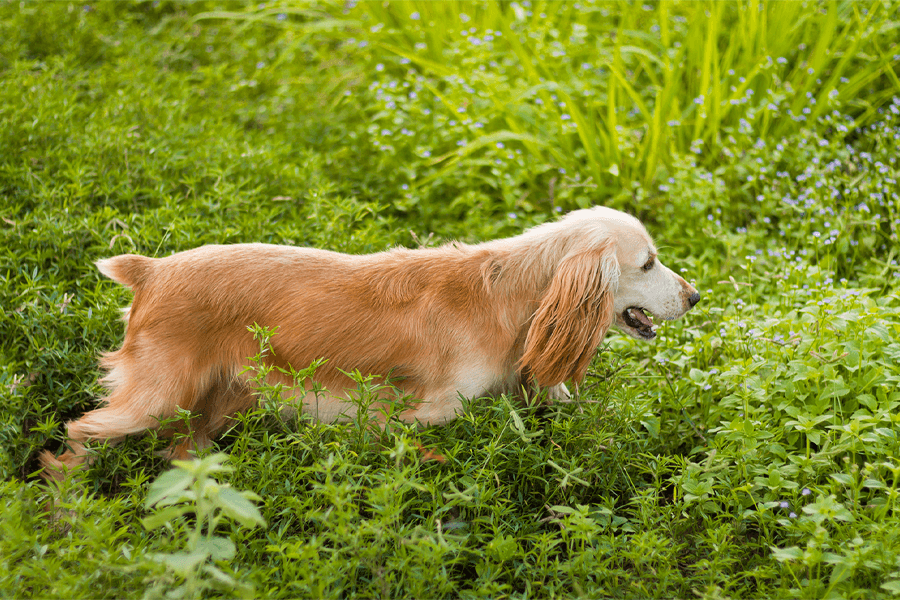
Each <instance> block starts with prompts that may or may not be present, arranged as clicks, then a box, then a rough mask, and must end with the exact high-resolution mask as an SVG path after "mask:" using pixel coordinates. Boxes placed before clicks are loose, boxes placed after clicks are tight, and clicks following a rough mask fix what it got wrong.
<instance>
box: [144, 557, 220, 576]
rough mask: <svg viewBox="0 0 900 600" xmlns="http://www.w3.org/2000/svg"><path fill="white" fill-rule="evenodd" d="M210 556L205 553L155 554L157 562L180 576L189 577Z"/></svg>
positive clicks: (154, 558)
mask: <svg viewBox="0 0 900 600" xmlns="http://www.w3.org/2000/svg"><path fill="white" fill-rule="evenodd" d="M208 556H209V555H208V554H207V553H205V552H173V553H171V554H153V555H151V556H150V558H151V559H153V560H154V561H156V562H161V563H163V564H164V565H166V567H168V568H169V569H171V570H173V571H175V572H176V573H178V574H179V575H187V574H188V573H190V572H191V571H192V570H193V569H194V568H195V567H196V566H197V565H199V564H200V563H202V562H203V561H204V560H206V558H207V557H208Z"/></svg>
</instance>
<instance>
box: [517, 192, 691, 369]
mask: <svg viewBox="0 0 900 600" xmlns="http://www.w3.org/2000/svg"><path fill="white" fill-rule="evenodd" d="M555 226H556V227H555V228H554V229H555V231H553V232H552V233H554V234H556V235H559V236H563V237H564V239H566V240H567V243H566V244H565V245H564V246H561V248H564V250H563V251H562V253H563V256H562V258H561V260H560V261H559V262H558V267H557V268H556V271H555V273H554V274H553V278H552V281H551V283H550V286H549V287H548V288H547V290H546V292H545V293H544V296H543V297H542V299H541V302H540V305H539V307H538V310H537V312H536V313H535V316H534V319H533V320H532V323H531V327H530V328H529V331H528V335H527V338H526V342H525V355H524V356H523V359H522V364H523V365H524V366H526V367H527V368H528V369H529V370H530V371H531V373H532V374H533V375H534V377H535V378H536V379H537V381H538V383H539V384H541V385H543V386H552V385H556V384H558V383H561V382H563V381H566V380H567V379H574V380H576V381H580V380H581V379H582V378H583V377H584V373H585V371H586V370H587V367H588V364H590V361H591V359H592V358H593V356H594V352H595V351H596V349H597V347H598V346H599V345H600V342H601V341H602V340H603V337H604V336H605V335H606V332H607V330H609V328H610V327H611V326H612V325H615V326H616V327H617V328H618V329H620V330H621V331H623V332H624V333H626V334H628V335H630V336H631V337H633V338H636V339H639V340H651V339H653V338H654V337H656V331H655V329H656V324H654V322H653V319H654V318H657V319H664V320H673V319H677V318H679V317H681V316H682V315H684V314H685V313H686V312H687V311H688V310H690V309H691V308H692V307H693V306H694V305H695V304H697V302H699V301H700V294H698V293H697V290H695V289H694V288H693V287H692V286H691V285H690V284H688V283H687V282H686V281H685V280H684V279H682V278H681V277H680V276H678V275H676V274H675V273H673V272H672V271H671V270H670V269H669V268H668V267H666V266H665V265H663V264H662V263H661V262H660V261H659V257H658V253H657V250H656V246H655V245H654V244H653V240H652V239H651V238H650V235H649V234H648V233H647V230H646V229H645V228H644V226H643V224H641V222H640V221H638V220H637V219H635V218H634V217H632V216H630V215H627V214H625V213H623V212H619V211H617V210H613V209H610V208H604V207H597V208H592V209H587V210H579V211H575V212H573V213H570V214H569V215H567V216H566V217H565V218H564V219H562V220H561V221H559V222H558V223H556V224H555ZM548 233H551V231H550V229H549V228H548Z"/></svg>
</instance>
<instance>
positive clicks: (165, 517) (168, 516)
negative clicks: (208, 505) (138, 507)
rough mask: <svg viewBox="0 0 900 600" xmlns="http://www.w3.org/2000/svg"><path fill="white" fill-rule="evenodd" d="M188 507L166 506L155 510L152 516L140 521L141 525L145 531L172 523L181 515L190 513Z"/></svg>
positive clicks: (190, 509)
mask: <svg viewBox="0 0 900 600" xmlns="http://www.w3.org/2000/svg"><path fill="white" fill-rule="evenodd" d="M192 510H193V508H192V507H190V506H167V507H166V508H163V509H160V510H157V511H156V512H155V513H154V514H152V515H150V516H148V517H144V518H143V519H141V524H142V525H143V526H144V528H145V529H147V530H153V529H156V528H157V527H161V526H163V525H165V524H166V523H168V522H170V521H174V520H175V519H177V518H178V517H180V516H181V515H183V514H185V513H187V512H190V511H192Z"/></svg>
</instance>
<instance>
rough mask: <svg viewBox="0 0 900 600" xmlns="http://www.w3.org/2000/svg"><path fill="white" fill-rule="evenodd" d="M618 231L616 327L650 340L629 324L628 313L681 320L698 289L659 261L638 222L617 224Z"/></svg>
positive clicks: (649, 240)
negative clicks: (633, 312)
mask: <svg viewBox="0 0 900 600" xmlns="http://www.w3.org/2000/svg"><path fill="white" fill-rule="evenodd" d="M615 228H616V229H617V231H616V233H615V236H616V238H617V241H618V244H617V259H618V262H619V277H618V286H617V288H616V289H615V291H614V293H613V297H614V310H615V315H616V320H615V325H616V327H618V328H619V329H620V330H622V331H623V332H625V333H627V334H628V335H630V336H632V337H634V338H637V339H647V335H646V332H645V334H644V335H642V334H641V332H640V331H639V330H638V329H636V328H635V327H632V326H630V325H629V324H628V323H627V322H626V320H625V317H626V311H628V310H629V309H641V310H643V312H644V313H645V314H647V315H648V316H652V317H656V318H657V319H664V320H667V321H670V320H674V319H678V318H679V317H681V316H682V315H684V314H685V313H686V312H687V311H688V310H690V308H691V304H690V302H689V300H688V299H689V298H690V297H691V295H693V294H695V293H696V290H695V289H694V288H693V287H691V286H690V285H689V284H688V283H687V282H686V281H685V280H684V279H683V278H682V277H680V276H679V275H676V274H675V273H674V272H672V270H671V269H669V268H668V267H667V266H665V265H664V264H662V263H661V262H660V261H659V258H658V253H657V250H656V246H655V245H654V244H653V240H652V239H651V238H650V236H649V234H648V233H647V231H646V230H645V229H644V227H643V225H641V224H640V223H639V222H638V221H637V220H636V219H635V220H634V222H626V221H620V222H617V223H616V224H615Z"/></svg>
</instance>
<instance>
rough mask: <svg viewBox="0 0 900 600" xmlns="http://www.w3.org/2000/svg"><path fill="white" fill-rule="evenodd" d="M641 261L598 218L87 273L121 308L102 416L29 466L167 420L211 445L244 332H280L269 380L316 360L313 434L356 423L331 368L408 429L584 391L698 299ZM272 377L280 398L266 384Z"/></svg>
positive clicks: (122, 264) (218, 250)
mask: <svg viewBox="0 0 900 600" xmlns="http://www.w3.org/2000/svg"><path fill="white" fill-rule="evenodd" d="M656 255H657V252H656V248H655V246H654V245H653V242H652V240H651V239H650V236H649V235H648V234H647V232H646V230H645V229H644V227H643V225H642V224H641V223H640V222H639V221H638V220H637V219H635V218H633V217H631V216H629V215H626V214H624V213H621V212H618V211H615V210H612V209H608V208H602V207H597V208H592V209H585V210H579V211H575V212H572V213H570V214H568V215H567V216H565V217H564V218H563V219H561V220H559V221H557V222H554V223H547V224H544V225H540V226H538V227H535V228H533V229H531V230H529V231H526V232H525V233H523V234H522V235H519V236H516V237H512V238H507V239H501V240H494V241H491V242H486V243H483V244H477V245H467V244H461V243H450V244H447V245H444V246H441V247H439V248H427V249H418V250H408V249H403V248H398V249H394V250H390V251H387V252H382V253H379V254H371V255H363V256H349V255H345V254H338V253H335V252H328V251H325V250H316V249H311V248H294V247H288V246H274V245H265V244H238V245H231V246H204V247H201V248H197V249H194V250H189V251H186V252H181V253H178V254H174V255H172V256H168V257H165V258H147V257H144V256H137V255H131V254H126V255H123V256H116V257H113V258H109V259H105V260H101V261H99V262H98V263H97V266H98V268H99V269H100V271H101V272H102V273H103V274H105V275H106V276H108V277H110V278H112V279H114V280H115V281H117V282H119V283H121V284H123V285H126V286H128V287H129V288H131V290H132V291H133V293H134V302H133V304H132V306H131V307H130V309H126V310H125V320H126V322H127V327H126V333H125V341H124V343H123V344H122V347H121V348H120V349H119V350H116V351H115V352H111V353H109V354H106V355H105V356H104V357H103V358H102V361H101V362H102V366H103V368H104V369H106V371H107V374H106V376H105V377H104V378H103V380H102V381H103V382H104V383H105V385H106V386H107V387H108V388H109V390H110V394H109V395H108V396H107V398H106V399H105V405H104V406H102V407H100V408H97V409H95V410H93V411H90V412H88V413H87V414H85V415H84V416H82V417H81V418H80V419H77V420H75V421H72V422H70V423H68V425H67V429H68V437H69V444H68V445H69V450H67V451H66V452H64V453H63V454H62V455H60V456H59V457H54V456H53V454H52V453H50V452H44V453H43V455H42V457H41V459H42V463H43V465H44V466H45V474H46V476H48V477H56V478H58V477H60V476H61V474H62V472H63V471H64V467H74V466H76V465H78V464H80V463H82V462H83V461H84V460H85V458H86V451H85V448H84V446H83V443H84V442H86V441H89V440H109V441H111V442H115V441H117V440H121V439H122V438H123V437H124V436H126V435H129V434H134V433H139V432H141V431H144V430H147V429H150V428H154V427H156V426H157V423H158V419H160V418H167V417H171V416H173V415H174V414H175V411H176V407H180V408H182V409H187V410H190V411H192V412H196V413H199V414H200V415H201V416H200V417H199V418H198V419H196V420H194V421H192V428H193V434H194V435H193V439H194V442H195V443H196V444H197V445H199V446H204V445H207V444H209V443H210V440H211V439H212V438H213V436H215V434H216V433H217V432H218V431H219V430H221V429H222V428H223V427H224V426H225V424H226V423H227V417H228V416H229V415H232V414H234V413H235V412H238V411H241V410H244V409H247V408H249V407H251V406H253V404H254V403H255V398H254V395H253V393H252V392H251V390H250V389H249V386H248V385H247V382H246V379H245V377H246V376H245V375H242V372H243V370H244V367H245V366H247V365H248V358H247V357H250V356H253V355H255V354H256V353H257V351H258V347H257V342H256V341H255V340H254V338H253V335H252V333H251V332H250V331H248V326H251V325H253V324H254V323H257V324H259V325H262V326H265V327H278V334H277V335H275V336H273V337H272V340H271V341H272V347H273V351H274V356H272V357H270V359H271V360H272V361H273V363H274V364H276V365H277V366H281V367H285V366H287V365H292V366H293V367H295V368H305V367H306V366H308V365H309V364H311V363H312V362H313V361H314V360H316V359H318V358H322V357H324V358H326V359H327V362H326V363H325V364H324V365H323V366H321V367H320V368H319V369H318V370H317V371H316V373H315V380H316V381H317V382H318V383H320V384H321V385H323V386H324V387H325V388H326V389H327V390H328V391H327V392H326V393H324V394H317V395H314V394H313V393H312V392H310V391H309V390H308V389H306V388H304V387H302V386H301V387H300V388H299V389H294V390H293V395H294V397H295V398H296V399H298V400H302V401H303V410H304V411H306V412H309V413H313V414H314V415H316V416H317V417H318V418H321V419H329V420H330V419H336V418H340V417H341V416H342V415H343V416H346V415H347V413H348V411H351V412H352V411H353V410H354V407H355V405H354V404H352V403H347V402H346V399H347V395H346V392H345V390H347V389H355V388H356V386H355V384H353V383H352V381H351V380H350V379H349V378H348V377H347V376H346V375H345V374H344V373H343V372H342V370H343V371H348V372H349V371H353V370H358V371H359V372H361V373H364V374H368V373H373V374H381V375H387V374H390V376H391V378H392V379H391V381H392V384H393V386H394V388H393V389H394V390H395V393H399V394H402V395H404V396H409V397H411V398H413V399H415V401H416V402H415V404H413V405H412V408H410V409H409V410H408V411H407V412H405V413H404V415H403V417H404V418H406V419H408V420H410V421H413V420H418V421H420V422H423V423H443V422H446V421H448V420H450V419H452V418H453V417H454V416H455V414H456V413H457V411H458V410H459V409H460V407H461V401H460V398H461V397H468V398H479V397H484V396H489V395H496V394H501V393H509V394H517V393H520V392H521V391H522V390H528V391H529V392H533V391H536V390H537V389H538V388H543V389H546V390H547V392H548V395H549V396H550V397H551V398H554V399H558V400H566V399H568V396H569V393H568V391H567V389H566V387H565V385H564V382H566V381H575V382H578V381H580V380H581V379H582V378H583V377H584V375H585V372H586V370H587V368H588V364H589V363H590V361H591V359H592V358H593V357H594V355H595V352H596V350H597V347H598V346H599V344H600V343H601V341H602V340H603V337H604V335H606V332H607V330H608V329H609V327H610V326H612V325H616V326H618V327H619V328H620V329H621V330H622V331H624V332H625V333H627V334H629V335H631V336H633V337H635V338H638V339H650V338H652V337H653V336H654V335H655V333H654V331H653V330H654V328H655V327H652V326H651V325H652V322H651V320H650V318H649V317H648V316H647V313H652V314H653V315H655V316H657V317H659V318H663V319H675V318H678V317H680V316H681V315H683V314H684V313H685V312H687V310H689V309H690V308H691V307H692V306H693V305H694V304H695V303H696V302H697V301H698V300H699V295H698V294H697V292H696V290H694V288H692V287H691V286H690V285H688V284H687V283H686V282H685V281H684V279H682V278H681V277H679V276H678V275H675V274H674V273H673V272H672V271H670V270H669V269H668V268H666V267H665V266H663V265H662V264H661V263H660V262H659V261H658V259H657V258H656ZM269 378H270V380H271V382H272V383H283V384H285V385H288V386H293V385H294V382H293V381H292V380H290V378H288V377H287V376H285V375H283V374H281V373H280V372H278V371H277V370H273V372H272V373H271V374H270V375H269ZM189 449H190V448H189V447H188V446H187V445H184V444H183V445H182V446H180V447H178V448H175V449H174V450H173V455H175V456H182V457H183V456H185V455H186V453H187V451H188V450H189Z"/></svg>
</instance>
